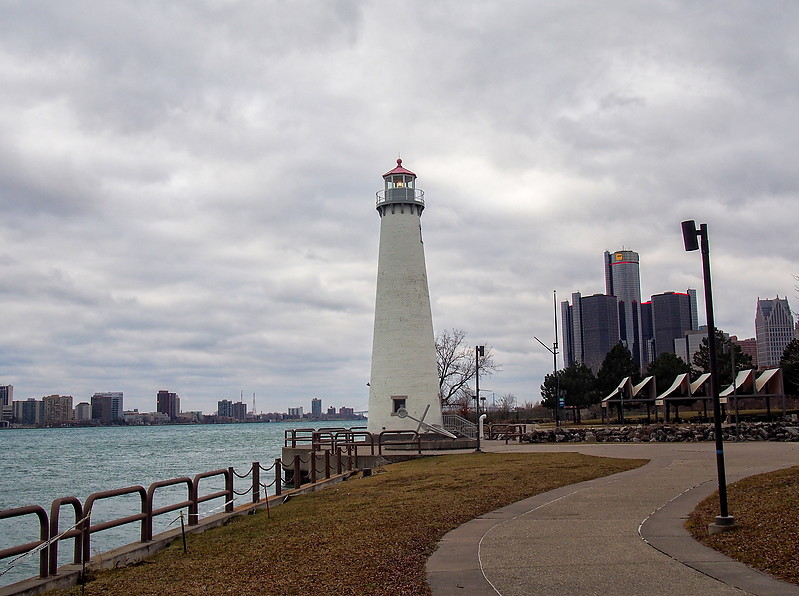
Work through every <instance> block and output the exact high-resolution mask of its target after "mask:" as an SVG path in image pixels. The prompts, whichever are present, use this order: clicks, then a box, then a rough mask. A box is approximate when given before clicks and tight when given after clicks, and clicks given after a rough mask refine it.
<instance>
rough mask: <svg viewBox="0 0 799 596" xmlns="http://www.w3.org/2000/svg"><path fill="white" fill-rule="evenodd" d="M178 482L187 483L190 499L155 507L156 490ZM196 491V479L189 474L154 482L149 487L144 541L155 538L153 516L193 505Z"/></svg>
mask: <svg viewBox="0 0 799 596" xmlns="http://www.w3.org/2000/svg"><path fill="white" fill-rule="evenodd" d="M177 484H185V485H186V488H187V492H188V497H189V498H188V499H186V500H185V501H180V502H179V503H172V504H171V505H166V506H164V507H159V508H158V509H153V500H154V496H155V490H156V489H157V488H163V487H165V486H175V485H177ZM193 491H194V481H193V480H192V479H191V478H189V477H188V476H181V477H179V478H171V479H169V480H161V481H159V482H153V483H152V484H151V485H150V486H149V487H148V488H147V514H148V515H147V519H146V520H145V528H146V534H143V535H142V542H149V541H150V540H152V539H153V518H154V517H155V516H156V515H161V514H162V513H169V512H170V511H176V510H177V509H183V508H184V507H191V506H192V505H193V504H194V501H193V500H192V495H193Z"/></svg>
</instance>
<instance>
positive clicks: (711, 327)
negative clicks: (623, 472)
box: [682, 219, 735, 531]
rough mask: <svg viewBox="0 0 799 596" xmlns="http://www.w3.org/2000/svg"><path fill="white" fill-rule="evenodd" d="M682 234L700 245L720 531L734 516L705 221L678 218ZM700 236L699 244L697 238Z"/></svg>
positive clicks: (689, 245) (690, 246)
mask: <svg viewBox="0 0 799 596" xmlns="http://www.w3.org/2000/svg"><path fill="white" fill-rule="evenodd" d="M682 238H683V243H684V245H685V250H686V251H688V252H690V251H694V250H699V249H700V247H701V249H702V251H701V252H702V273H703V277H704V284H705V314H706V317H707V348H708V357H709V360H710V395H711V397H712V399H713V434H714V435H715V438H716V471H717V474H718V482H719V510H720V511H719V515H717V516H716V523H715V524H711V526H712V527H713V528H715V529H716V531H723V530H726V529H729V528H731V527H734V526H735V518H734V517H733V516H732V515H730V513H729V510H728V508H727V478H726V473H725V471H724V440H723V439H722V436H721V402H720V400H719V371H718V361H717V359H716V325H715V321H714V319H713V291H712V287H711V281H710V241H709V239H708V232H707V224H701V225H700V226H699V230H697V229H696V222H695V221H694V220H692V219H691V220H688V221H684V222H682ZM700 239H701V246H700V242H699V240H700Z"/></svg>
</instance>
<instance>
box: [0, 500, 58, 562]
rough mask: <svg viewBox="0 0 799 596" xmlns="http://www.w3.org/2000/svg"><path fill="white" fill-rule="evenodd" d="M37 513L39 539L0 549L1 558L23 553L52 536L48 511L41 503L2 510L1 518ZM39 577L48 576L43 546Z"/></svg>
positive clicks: (40, 555)
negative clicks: (48, 522)
mask: <svg viewBox="0 0 799 596" xmlns="http://www.w3.org/2000/svg"><path fill="white" fill-rule="evenodd" d="M31 513H33V514H35V515H36V516H37V517H38V518H39V540H34V541H33V542H28V543H26V544H19V545H17V546H12V547H11V548H5V549H3V550H0V559H7V558H8V557H13V556H16V555H21V554H23V553H27V552H28V551H32V550H33V549H35V548H37V547H39V546H41V545H42V544H45V543H46V542H47V541H48V540H49V538H50V532H49V530H50V528H49V526H48V524H47V512H46V511H45V510H44V509H43V508H42V507H40V506H39V505H27V506H25V507H15V508H14V509H6V510H5V511H0V519H9V518H12V517H22V516H23V515H29V514H31ZM39 577H47V549H46V548H43V549H42V550H41V552H40V553H39Z"/></svg>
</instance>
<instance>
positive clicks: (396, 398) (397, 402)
mask: <svg viewBox="0 0 799 596" xmlns="http://www.w3.org/2000/svg"><path fill="white" fill-rule="evenodd" d="M407 399H408V396H407V395H392V396H391V401H392V402H393V403H392V407H391V412H392V413H393V414H396V413H397V412H399V411H400V409H401V408H404V407H405V401H406V400H407Z"/></svg>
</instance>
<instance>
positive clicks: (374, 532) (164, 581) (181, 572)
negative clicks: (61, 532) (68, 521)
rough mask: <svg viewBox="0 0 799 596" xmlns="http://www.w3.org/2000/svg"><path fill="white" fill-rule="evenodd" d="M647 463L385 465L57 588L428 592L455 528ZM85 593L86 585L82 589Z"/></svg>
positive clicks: (555, 460)
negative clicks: (433, 557)
mask: <svg viewBox="0 0 799 596" xmlns="http://www.w3.org/2000/svg"><path fill="white" fill-rule="evenodd" d="M643 463H645V461H644V460H622V459H612V458H599V457H590V456H586V455H580V454H577V453H532V454H531V453H526V454H492V453H482V454H463V455H447V456H441V457H429V458H423V459H417V460H413V461H408V462H404V463H401V464H394V465H391V466H387V467H385V468H383V469H380V470H376V471H375V472H376V473H375V475H374V476H372V477H370V478H363V479H352V480H349V481H347V482H344V483H341V484H338V485H336V486H335V487H332V488H329V489H326V490H323V491H320V492H317V493H313V494H309V495H302V496H298V497H295V498H292V499H291V500H289V501H288V503H286V504H284V505H281V506H280V507H276V508H274V509H273V510H272V512H271V518H268V517H267V514H266V513H265V512H259V513H257V514H255V515H251V516H246V517H242V518H237V519H235V520H233V521H232V522H231V523H230V524H228V525H227V526H225V527H222V528H217V529H214V530H209V531H207V532H205V533H203V534H199V535H195V536H189V537H188V554H184V553H183V549H182V545H181V543H180V540H177V541H176V542H175V543H173V544H172V546H170V547H169V548H168V549H167V550H165V551H163V552H161V553H160V554H158V555H156V556H155V557H153V558H152V559H150V560H148V561H146V562H144V563H142V564H139V565H136V566H132V567H129V568H127V569H121V570H116V571H108V572H100V573H97V574H96V575H95V577H94V579H93V581H91V582H89V583H88V584H86V585H85V586H83V587H82V588H81V587H76V588H73V589H72V590H71V591H65V592H60V594H74V595H77V594H83V593H85V594H90V595H91V594H97V595H99V594H103V595H108V594H125V595H130V594H137V595H138V594H141V595H146V594H157V595H159V596H160V595H162V594H170V595H174V594H224V593H235V594H359V595H362V594H381V595H392V594H427V593H429V590H428V587H427V583H426V581H425V569H424V567H425V562H426V560H427V558H428V557H429V556H430V554H431V553H432V552H433V551H434V550H435V548H436V543H437V542H438V540H439V539H440V538H441V537H442V536H443V535H444V534H445V533H446V532H448V531H449V530H451V529H453V528H456V527H457V526H459V525H461V524H463V523H464V522H466V521H468V520H470V519H473V518H475V517H478V516H479V515H481V514H483V513H487V512H489V511H492V510H494V509H497V508H499V507H502V506H504V505H507V504H510V503H513V502H516V501H519V500H521V499H524V498H526V497H529V496H532V495H535V494H539V493H542V492H545V491H548V490H552V489H554V488H557V487H559V486H564V485H568V484H573V483H576V482H581V481H583V480H589V479H592V478H598V477H600V476H606V475H609V474H613V473H616V472H621V471H624V470H629V469H632V468H635V467H637V466H639V465H642V464H643ZM84 590H85V592H84Z"/></svg>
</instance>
